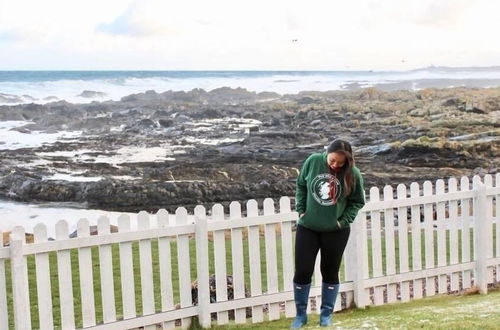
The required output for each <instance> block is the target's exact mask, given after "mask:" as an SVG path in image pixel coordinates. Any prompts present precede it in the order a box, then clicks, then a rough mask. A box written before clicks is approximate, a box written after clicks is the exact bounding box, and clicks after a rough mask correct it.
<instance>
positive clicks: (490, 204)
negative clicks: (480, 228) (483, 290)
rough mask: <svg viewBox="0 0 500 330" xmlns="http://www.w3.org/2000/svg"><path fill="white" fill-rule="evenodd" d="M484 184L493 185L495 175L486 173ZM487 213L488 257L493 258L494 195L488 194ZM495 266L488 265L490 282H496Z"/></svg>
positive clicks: (490, 186) (487, 272)
mask: <svg viewBox="0 0 500 330" xmlns="http://www.w3.org/2000/svg"><path fill="white" fill-rule="evenodd" d="M484 184H485V185H486V187H487V188H492V187H493V177H492V176H491V175H490V174H486V175H485V176H484ZM485 213H486V219H485V221H486V222H487V230H486V231H487V233H486V234H487V241H486V242H487V249H486V257H487V258H493V195H489V196H486V205H485ZM494 268H495V267H488V269H487V271H486V274H487V281H488V283H494V282H495V274H494Z"/></svg>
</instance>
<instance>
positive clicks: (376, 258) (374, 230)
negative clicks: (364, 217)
mask: <svg viewBox="0 0 500 330" xmlns="http://www.w3.org/2000/svg"><path fill="white" fill-rule="evenodd" d="M378 201H380V193H379V189H378V188H377V187H372V188H371V189H370V202H374V203H376V202H378ZM371 236H372V260H373V261H372V263H373V277H380V276H383V269H382V239H381V225H380V211H378V210H376V211H371ZM384 290H385V286H376V287H375V288H374V294H373V301H374V304H375V305H382V304H383V303H384Z"/></svg>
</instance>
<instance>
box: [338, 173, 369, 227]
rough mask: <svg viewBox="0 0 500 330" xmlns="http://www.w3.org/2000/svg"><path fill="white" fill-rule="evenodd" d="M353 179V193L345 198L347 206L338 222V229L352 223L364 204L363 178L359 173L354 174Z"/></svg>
mask: <svg viewBox="0 0 500 330" xmlns="http://www.w3.org/2000/svg"><path fill="white" fill-rule="evenodd" d="M354 177H355V180H356V186H355V188H354V191H353V192H352V193H351V194H350V195H349V196H348V197H347V206H346V208H345V210H344V212H343V213H342V215H341V216H340V218H339V220H338V222H339V226H340V228H345V227H348V226H349V225H350V224H351V223H353V222H354V219H355V218H356V216H357V215H358V212H359V210H361V209H362V208H363V206H364V205H365V203H366V202H365V193H364V185H363V177H362V176H361V173H360V172H359V171H355V172H354Z"/></svg>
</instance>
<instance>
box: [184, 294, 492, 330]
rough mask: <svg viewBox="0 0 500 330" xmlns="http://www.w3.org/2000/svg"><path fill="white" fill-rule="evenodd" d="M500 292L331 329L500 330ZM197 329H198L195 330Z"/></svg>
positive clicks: (391, 309) (344, 320)
mask: <svg viewBox="0 0 500 330" xmlns="http://www.w3.org/2000/svg"><path fill="white" fill-rule="evenodd" d="M499 311H500V290H499V289H497V290H495V291H490V293H488V294H487V295H480V294H471V295H460V296H457V295H442V296H435V297H430V298H423V299H419V300H414V301H411V302H408V303H396V304H390V305H383V306H376V307H375V306H371V307H367V308H366V309H364V310H363V309H349V310H345V311H342V312H338V313H335V314H334V317H333V319H332V326H331V327H330V329H421V328H425V329H499V328H500V312H499ZM290 322H291V319H284V318H282V319H280V320H276V321H272V322H266V323H260V324H244V325H241V324H238V325H235V324H230V325H227V326H213V327H212V329H228V330H229V329H236V328H237V329H239V330H243V329H288V328H289V326H290ZM318 322H319V320H318V316H317V315H316V314H311V315H309V320H308V323H307V325H306V327H305V328H304V329H318V328H319V326H318ZM192 328H193V329H196V328H197V326H193V327H192Z"/></svg>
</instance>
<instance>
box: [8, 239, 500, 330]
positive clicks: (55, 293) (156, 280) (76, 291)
mask: <svg viewBox="0 0 500 330" xmlns="http://www.w3.org/2000/svg"><path fill="white" fill-rule="evenodd" d="M493 232H495V231H493ZM434 236H435V237H434V244H435V250H437V245H436V244H437V237H436V235H434ZM293 237H295V235H293ZM458 238H459V244H461V242H460V240H461V233H460V231H459V232H458ZM421 242H422V256H421V257H422V266H423V267H424V266H425V260H424V259H425V258H424V255H425V248H424V234H423V231H422V236H421ZM260 243H261V245H260V248H261V271H262V277H261V279H262V289H263V292H265V291H266V290H267V279H266V263H265V244H264V239H263V238H261V242H260ZM470 244H471V248H472V232H471V233H470ZM447 245H448V246H449V240H448V235H447ZM276 246H277V265H278V283H279V290H280V291H281V290H283V278H282V262H281V241H280V240H279V239H277V240H276ZM370 247H371V240H370V239H369V240H368V248H369V249H368V254H369V256H368V260H369V273H370V275H371V274H372V262H371V249H370ZM118 248H119V246H118V245H117V244H115V245H113V246H112V253H113V267H114V269H113V273H114V279H115V281H114V291H115V301H116V313H117V316H118V317H120V316H122V315H123V306H122V302H121V285H120V263H119V251H118ZM398 249H399V244H398V239H397V235H396V237H395V253H396V257H395V261H396V270H397V271H399V266H398V263H399V262H398V261H399V253H398ZM408 249H409V251H410V253H409V258H410V260H409V269H410V271H411V270H412V261H411V234H410V235H408ZM132 251H133V257H134V275H135V293H136V310H137V314H138V315H141V314H142V301H141V283H140V269H139V267H140V264H139V248H138V242H134V243H133V244H132ZM243 253H244V259H245V260H244V271H245V283H246V286H247V290H249V289H250V288H249V283H250V279H249V268H248V241H247V240H246V239H244V240H243ZM436 253H437V252H436ZM447 253H448V256H447V260H449V248H448V249H447ZM472 253H473V250H472V249H471V255H473V254H472ZM152 256H153V284H154V293H155V307H156V310H157V311H160V310H161V304H160V299H161V297H160V276H161V274H160V270H159V264H158V244H157V241H155V240H152ZM171 257H172V281H173V283H172V285H173V290H174V303H178V302H179V279H178V271H177V270H178V266H177V246H176V244H175V243H172V245H171ZM209 257H210V261H209V267H210V274H213V273H214V262H213V260H214V259H213V244H212V242H209ZM435 257H436V259H435V262H436V263H437V255H435ZM190 258H191V260H190V263H191V281H194V280H195V279H196V255H195V243H194V240H193V239H191V240H190ZM27 259H28V278H29V286H30V293H29V294H30V302H31V307H32V308H31V319H32V325H33V328H38V308H37V307H38V306H37V304H38V301H37V292H36V282H35V275H36V274H35V260H34V256H28V258H27ZM49 259H50V273H51V285H52V303H53V306H54V308H53V317H54V325H55V326H56V327H57V326H58V325H60V311H59V290H58V278H57V259H56V254H55V253H50V254H49ZM92 260H93V275H94V291H95V292H94V297H95V306H96V320H97V322H98V323H99V322H102V319H103V316H102V301H101V287H100V273H99V254H98V248H97V247H96V248H92ZM460 260H461V254H460V253H459V261H460ZM226 261H227V274H228V275H230V274H232V262H231V242H230V241H229V240H226ZM71 262H72V266H73V267H72V269H73V282H72V284H73V295H74V301H75V305H74V312H75V320H76V326H77V327H81V326H82V313H81V302H80V297H81V293H80V282H79V281H80V280H79V273H78V251H77V250H72V251H71ZM382 266H383V270H384V273H385V269H386V265H385V239H384V237H383V236H382ZM6 278H7V295H8V308H9V315H10V316H11V317H10V319H9V323H10V325H11V327H13V320H12V318H13V306H12V288H11V273H10V263H9V260H7V261H6ZM340 279H341V281H343V280H345V277H344V267H343V265H342V266H341V270H340Z"/></svg>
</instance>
